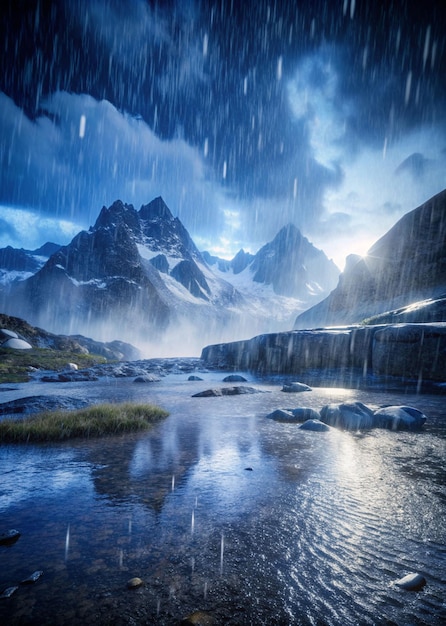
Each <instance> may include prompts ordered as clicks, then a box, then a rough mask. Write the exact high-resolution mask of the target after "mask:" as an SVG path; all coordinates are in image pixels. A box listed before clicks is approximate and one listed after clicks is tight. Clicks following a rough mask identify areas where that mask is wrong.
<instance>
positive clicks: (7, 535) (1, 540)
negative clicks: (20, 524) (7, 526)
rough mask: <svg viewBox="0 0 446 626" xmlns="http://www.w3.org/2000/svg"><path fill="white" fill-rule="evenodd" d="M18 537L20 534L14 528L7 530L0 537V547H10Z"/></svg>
mask: <svg viewBox="0 0 446 626" xmlns="http://www.w3.org/2000/svg"><path fill="white" fill-rule="evenodd" d="M19 537H20V533H19V531H18V530H15V529H14V528H13V529H11V530H7V531H6V532H4V533H2V534H1V535H0V546H10V545H12V544H13V543H15V542H16V541H17V539H18V538H19Z"/></svg>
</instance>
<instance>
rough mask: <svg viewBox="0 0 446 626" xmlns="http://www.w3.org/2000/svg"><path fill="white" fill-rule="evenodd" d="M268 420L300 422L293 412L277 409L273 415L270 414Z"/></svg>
mask: <svg viewBox="0 0 446 626" xmlns="http://www.w3.org/2000/svg"><path fill="white" fill-rule="evenodd" d="M266 417H267V418H268V419H271V420H274V421H275V422H297V421H299V420H298V419H297V418H296V417H294V415H293V414H292V412H291V411H288V410H286V409H276V410H275V411H273V412H272V413H268V415H267V416H266Z"/></svg>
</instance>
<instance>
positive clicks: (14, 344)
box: [2, 337, 32, 350]
mask: <svg viewBox="0 0 446 626" xmlns="http://www.w3.org/2000/svg"><path fill="white" fill-rule="evenodd" d="M2 348H10V349H11V350H32V345H31V344H30V343H28V342H27V341H24V340H23V339H18V338H16V337H11V339H7V340H6V341H4V342H3V343H2Z"/></svg>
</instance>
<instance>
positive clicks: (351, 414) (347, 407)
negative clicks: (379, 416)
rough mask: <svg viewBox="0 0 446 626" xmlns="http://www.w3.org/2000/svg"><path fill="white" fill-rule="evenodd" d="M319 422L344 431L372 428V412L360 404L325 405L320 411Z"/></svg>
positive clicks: (373, 422)
mask: <svg viewBox="0 0 446 626" xmlns="http://www.w3.org/2000/svg"><path fill="white" fill-rule="evenodd" d="M321 421H322V422H324V423H325V424H328V425H329V426H335V427H336V428H343V429H344V430H361V429H363V428H373V427H374V424H375V421H374V418H373V411H372V409H369V408H368V407H367V406H366V405H365V404H363V403H362V402H344V403H342V404H326V405H325V406H323V407H322V409H321Z"/></svg>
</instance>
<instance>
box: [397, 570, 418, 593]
mask: <svg viewBox="0 0 446 626" xmlns="http://www.w3.org/2000/svg"><path fill="white" fill-rule="evenodd" d="M394 585H396V586H397V587H400V589H405V590H406V591H419V590H420V589H422V588H423V587H424V586H425V585H426V579H425V578H424V576H422V575H421V574H418V573H416V572H414V573H411V574H407V575H406V576H403V578H400V579H399V580H395V582H394Z"/></svg>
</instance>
